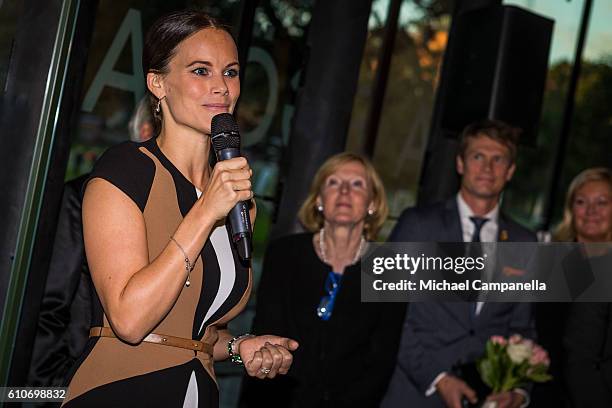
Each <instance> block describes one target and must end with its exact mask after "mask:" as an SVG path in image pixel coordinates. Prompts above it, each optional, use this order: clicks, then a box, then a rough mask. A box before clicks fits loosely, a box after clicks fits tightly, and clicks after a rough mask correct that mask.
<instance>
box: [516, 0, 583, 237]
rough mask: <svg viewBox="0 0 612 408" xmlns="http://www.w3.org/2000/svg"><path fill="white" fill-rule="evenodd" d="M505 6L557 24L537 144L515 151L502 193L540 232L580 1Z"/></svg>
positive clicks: (526, 0) (519, 1) (520, 1)
mask: <svg viewBox="0 0 612 408" xmlns="http://www.w3.org/2000/svg"><path fill="white" fill-rule="evenodd" d="M504 4H505V5H514V6H519V7H523V8H525V9H527V10H529V11H532V12H534V13H538V14H540V15H543V16H545V17H548V18H550V19H553V20H555V25H554V29H553V36H552V44H551V51H550V57H549V62H548V64H549V66H548V75H547V78H546V88H545V91H544V100H543V104H542V116H541V119H540V128H539V132H538V136H537V143H536V145H535V147H526V146H520V147H519V152H518V158H517V172H516V174H515V175H514V179H513V180H512V183H511V184H510V185H509V186H508V188H507V189H506V192H505V193H504V209H505V210H506V211H507V212H508V213H509V214H510V215H512V216H513V217H514V218H515V219H517V220H519V221H521V222H522V223H524V224H525V225H528V226H530V227H532V228H538V227H539V226H541V224H542V222H543V221H544V217H545V216H546V214H544V211H545V210H546V208H545V207H546V200H547V198H548V194H549V188H551V187H552V185H553V183H555V182H556V181H555V177H556V176H555V175H553V174H552V170H553V168H552V166H553V157H554V154H555V149H556V145H557V141H558V139H559V135H560V132H561V125H562V122H563V109H564V106H565V100H566V98H567V88H568V85H569V78H570V72H571V69H572V66H573V60H574V52H575V48H576V41H577V39H578V30H579V27H580V18H581V15H582V8H583V5H584V1H582V0H572V1H555V2H551V1H547V0H512V1H504ZM543 158H546V159H544V160H543ZM562 205H563V204H562V202H561V201H559V200H556V201H555V207H556V208H557V213H558V210H559V208H560V206H562Z"/></svg>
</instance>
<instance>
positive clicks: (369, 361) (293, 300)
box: [245, 153, 405, 408]
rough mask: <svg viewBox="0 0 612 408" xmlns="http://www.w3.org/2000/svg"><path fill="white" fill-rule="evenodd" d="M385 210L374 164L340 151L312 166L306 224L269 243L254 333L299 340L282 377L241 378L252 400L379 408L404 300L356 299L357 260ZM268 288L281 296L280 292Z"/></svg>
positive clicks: (303, 212)
mask: <svg viewBox="0 0 612 408" xmlns="http://www.w3.org/2000/svg"><path fill="white" fill-rule="evenodd" d="M387 214H388V208H387V201H386V196H385V191H384V187H383V184H382V182H381V180H380V177H379V176H378V174H377V173H376V170H375V169H374V167H373V166H372V164H370V162H368V161H367V160H366V159H364V158H363V157H361V156H358V155H355V154H352V153H341V154H338V155H335V156H333V157H331V158H329V159H328V160H327V161H326V162H325V163H324V164H323V165H322V166H321V168H320V169H319V171H318V172H317V174H316V175H315V177H314V180H313V183H312V185H311V187H310V193H309V195H308V198H307V199H306V201H305V203H304V204H303V205H302V208H301V209H300V212H299V218H300V220H301V222H302V224H303V225H304V227H305V228H306V229H307V230H308V232H306V233H303V234H296V235H291V236H287V237H283V238H280V239H277V240H276V241H273V242H272V243H271V244H270V245H269V247H268V249H267V251H266V256H265V260H264V266H263V275H262V278H261V283H260V285H259V290H258V292H257V310H256V316H255V322H254V332H255V333H264V332H268V331H270V330H272V331H274V332H275V333H278V334H279V335H282V336H291V338H293V339H296V340H297V341H298V342H299V343H300V345H301V346H300V348H299V349H298V350H297V351H296V353H295V355H294V363H293V367H292V368H291V370H290V371H289V373H288V374H287V376H286V378H276V379H274V380H272V381H266V382H265V383H263V382H253V381H249V380H247V383H246V387H245V397H246V400H247V401H248V406H250V407H260V406H261V405H259V404H260V402H259V401H262V398H263V400H265V401H266V407H267V408H271V407H283V408H286V407H308V408H316V407H335V408H342V407H376V406H378V404H379V403H380V400H381V398H382V396H383V393H384V392H385V390H386V387H387V383H388V380H389V378H390V376H391V372H392V370H393V366H394V362H395V357H396V351H397V347H398V343H399V334H400V329H401V324H402V321H403V313H404V310H405V305H403V304H390V303H386V304H385V303H362V302H361V289H360V282H361V277H360V276H361V270H360V262H359V260H360V258H361V256H362V255H363V254H364V252H365V250H366V248H367V246H368V241H373V240H374V239H375V238H376V235H377V233H378V231H379V229H380V227H381V226H382V225H383V223H384V221H385V219H386V217H387ZM274 294H282V295H281V296H280V297H279V296H278V295H276V296H275V295H274Z"/></svg>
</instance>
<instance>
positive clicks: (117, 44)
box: [81, 9, 144, 112]
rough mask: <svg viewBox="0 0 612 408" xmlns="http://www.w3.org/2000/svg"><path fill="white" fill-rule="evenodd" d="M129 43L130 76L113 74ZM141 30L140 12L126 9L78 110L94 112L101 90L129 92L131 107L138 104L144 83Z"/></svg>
mask: <svg viewBox="0 0 612 408" xmlns="http://www.w3.org/2000/svg"><path fill="white" fill-rule="evenodd" d="M128 38H131V40H132V72H133V73H132V74H126V73H124V72H119V71H115V70H113V68H114V67H115V64H116V63H117V60H118V59H119V55H120V54H121V51H122V50H123V48H124V47H125V44H126V42H127V40H128ZM141 55H142V27H141V22H140V11H138V10H134V9H129V10H128V12H127V14H126V15H125V18H124V19H123V22H122V23H121V27H119V31H118V32H117V35H116V36H115V38H114V39H113V43H112V44H111V46H110V48H109V49H108V52H107V53H106V56H105V57H104V61H102V65H101V66H100V69H99V70H98V73H97V74H96V77H95V78H94V80H93V82H92V84H91V86H90V87H89V90H88V91H87V95H85V99H84V100H83V106H82V107H81V109H82V110H83V111H85V112H91V111H93V109H94V107H95V106H96V103H98V98H99V97H100V94H101V93H102V89H104V86H110V87H112V88H117V89H121V90H124V91H132V93H133V94H134V104H137V103H138V102H139V101H140V99H141V98H142V96H143V95H144V83H143V79H142V60H141Z"/></svg>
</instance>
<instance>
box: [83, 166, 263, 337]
mask: <svg viewBox="0 0 612 408" xmlns="http://www.w3.org/2000/svg"><path fill="white" fill-rule="evenodd" d="M250 176H251V170H250V168H249V167H248V164H247V162H246V160H245V159H244V158H236V159H232V160H227V161H224V162H220V163H218V164H217V165H216V166H215V169H214V170H213V173H212V175H211V178H210V180H209V182H208V184H207V186H206V188H205V191H204V192H203V193H202V196H201V197H200V199H199V200H198V201H197V202H196V203H195V204H194V206H193V207H192V209H191V210H190V211H189V213H188V214H187V215H186V216H185V218H184V219H183V221H182V222H181V224H180V225H179V227H178V228H177V230H176V231H175V233H174V234H173V236H174V238H175V239H176V240H177V241H178V242H179V243H180V244H181V246H182V247H183V248H184V249H185V251H186V253H187V256H188V257H189V259H190V260H192V261H194V260H195V259H196V257H197V256H198V254H199V253H200V251H201V250H202V247H203V246H204V243H205V242H206V239H207V238H208V236H209V234H210V232H211V230H212V227H213V226H214V224H215V222H216V221H217V220H218V219H221V218H223V217H225V215H226V214H227V212H228V211H229V210H230V209H231V208H232V207H233V206H234V205H235V204H236V203H237V202H238V201H242V200H249V199H250V198H251V197H252V192H251V190H250V188H251V183H250V180H249V178H250ZM83 232H84V239H85V250H86V253H87V260H88V263H89V266H90V269H91V276H92V279H93V282H94V285H95V287H96V290H97V292H98V295H99V297H100V301H101V302H102V306H103V307H104V310H105V312H106V315H107V317H108V319H109V321H110V323H111V326H112V327H113V330H114V331H115V333H116V334H117V335H118V336H119V337H120V338H122V339H123V340H125V341H127V342H130V343H138V342H139V341H141V340H142V339H143V338H144V337H145V336H146V335H147V334H148V333H149V332H150V331H151V330H152V329H153V328H154V327H155V326H156V325H157V324H158V323H159V322H160V321H161V320H162V319H163V318H164V316H165V315H166V314H167V313H168V312H169V311H170V309H171V308H172V306H173V305H174V302H175V301H176V299H177V298H178V296H179V294H180V292H181V290H182V289H183V286H184V284H185V280H186V278H187V273H186V271H185V262H184V256H183V253H182V251H181V250H180V249H179V248H178V246H177V245H176V244H175V243H173V242H171V241H170V237H168V244H167V245H166V247H165V248H164V249H163V250H162V252H161V253H160V254H159V255H158V256H157V257H156V258H155V259H154V260H153V261H152V262H150V263H149V254H148V246H147V238H146V227H145V222H144V217H143V215H142V213H141V212H140V210H139V209H138V207H137V206H136V204H135V203H134V202H133V201H131V200H130V199H129V198H128V197H127V196H126V195H125V194H124V193H123V192H121V191H120V190H119V189H118V188H116V187H115V186H113V185H112V184H110V183H109V182H107V181H105V180H102V179H93V180H92V181H91V182H90V183H89V184H88V186H87V190H86V192H85V197H84V199H83Z"/></svg>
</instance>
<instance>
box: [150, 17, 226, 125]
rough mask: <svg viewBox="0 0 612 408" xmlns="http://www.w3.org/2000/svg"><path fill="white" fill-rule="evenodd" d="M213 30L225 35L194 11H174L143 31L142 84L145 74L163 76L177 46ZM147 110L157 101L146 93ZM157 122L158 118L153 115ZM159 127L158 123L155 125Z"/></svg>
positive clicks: (210, 19) (220, 26)
mask: <svg viewBox="0 0 612 408" xmlns="http://www.w3.org/2000/svg"><path fill="white" fill-rule="evenodd" d="M205 28H214V29H218V30H223V31H226V32H227V33H228V34H230V36H231V32H230V30H229V27H228V26H226V25H224V24H222V23H220V22H219V21H217V20H216V19H215V18H213V17H211V16H210V15H208V14H206V13H204V12H202V11H197V10H183V11H175V12H173V13H170V14H166V15H164V16H162V17H161V18H159V19H158V20H157V21H156V22H155V23H153V25H152V26H151V28H149V30H148V31H147V34H146V36H145V41H144V47H143V51H142V71H143V74H144V77H145V80H146V77H147V74H148V73H149V72H154V73H159V74H167V73H168V64H169V63H170V60H172V57H174V54H175V53H176V48H177V47H178V45H179V44H180V43H181V42H182V41H184V40H185V39H186V38H187V37H189V36H191V35H193V34H195V33H197V32H199V31H201V30H203V29H205ZM147 92H148V94H149V100H150V102H151V109H152V110H153V112H154V111H155V106H156V105H157V98H156V97H155V96H154V95H153V94H152V93H151V91H149V90H148V88H147ZM154 116H155V119H156V121H157V122H159V121H160V118H159V117H158V116H157V115H154ZM158 124H159V123H158Z"/></svg>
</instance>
